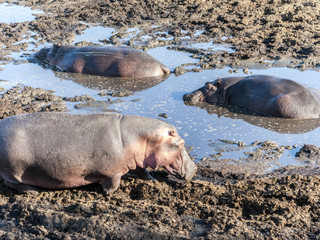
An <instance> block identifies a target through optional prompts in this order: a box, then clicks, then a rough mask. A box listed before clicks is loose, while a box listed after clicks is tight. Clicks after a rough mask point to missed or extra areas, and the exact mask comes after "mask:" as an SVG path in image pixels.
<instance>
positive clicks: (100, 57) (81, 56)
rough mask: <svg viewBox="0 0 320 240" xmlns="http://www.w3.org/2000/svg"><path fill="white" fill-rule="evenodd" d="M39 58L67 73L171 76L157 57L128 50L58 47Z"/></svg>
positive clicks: (47, 49) (118, 48) (46, 50)
mask: <svg viewBox="0 0 320 240" xmlns="http://www.w3.org/2000/svg"><path fill="white" fill-rule="evenodd" d="M36 56H37V57H38V58H39V59H40V60H42V61H43V62H45V63H49V64H51V65H54V66H56V67H58V68H59V69H61V70H62V71H65V72H74V73H84V74H92V75H100V76H106V77H124V78H145V77H156V76H162V75H164V74H169V73H170V70H169V69H168V68H167V67H166V66H164V65H163V64H162V63H160V62H159V61H158V60H157V59H155V58H154V57H152V56H150V55H149V54H147V53H145V52H143V51H139V50H136V49H133V48H129V47H103V46H89V47H75V46H71V45H65V46H62V45H60V44H59V45H54V46H53V47H52V48H43V49H41V50H40V52H38V53H37V54H36Z"/></svg>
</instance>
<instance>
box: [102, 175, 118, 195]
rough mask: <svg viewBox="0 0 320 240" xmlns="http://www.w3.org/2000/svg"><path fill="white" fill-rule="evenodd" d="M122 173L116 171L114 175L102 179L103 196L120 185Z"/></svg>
mask: <svg viewBox="0 0 320 240" xmlns="http://www.w3.org/2000/svg"><path fill="white" fill-rule="evenodd" d="M121 177H122V174H121V173H118V174H116V175H114V176H113V177H112V178H106V179H104V180H103V181H102V183H101V185H102V192H103V195H104V196H105V197H107V196H109V195H110V194H111V193H113V192H114V191H115V190H117V189H118V187H119V186H120V180H121Z"/></svg>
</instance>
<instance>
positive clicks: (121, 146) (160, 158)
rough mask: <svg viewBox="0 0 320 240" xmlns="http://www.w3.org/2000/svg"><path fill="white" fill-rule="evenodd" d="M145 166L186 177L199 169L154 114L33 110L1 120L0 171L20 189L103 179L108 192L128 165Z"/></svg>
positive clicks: (130, 167) (132, 167)
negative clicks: (81, 113)
mask: <svg viewBox="0 0 320 240" xmlns="http://www.w3.org/2000/svg"><path fill="white" fill-rule="evenodd" d="M146 167H151V168H153V169H157V168H159V167H164V168H165V169H166V170H167V171H168V172H169V173H171V174H174V175H176V176H178V177H181V178H184V179H187V180H189V179H191V178H192V177H193V176H194V174H195V172H196V168H197V167H196V165H195V163H194V162H193V161H192V160H191V159H190V157H189V155H188V153H187V152H186V150H185V147H184V141H183V140H182V139H181V138H180V136H179V135H178V133H177V130H176V129H175V128H174V127H173V126H172V125H170V124H167V123H164V122H162V121H159V120H155V119H150V118H144V117H138V116H130V115H120V114H90V115H85V114H83V115H76V114H69V113H34V114H26V115H17V116H13V117H9V118H6V119H4V120H1V121H0V176H1V179H2V180H3V181H4V183H5V184H6V185H7V186H9V187H11V188H13V189H15V190H17V191H19V192H25V191H28V190H34V189H33V187H31V186H37V187H44V188H51V189H59V188H72V187H77V186H82V185H86V184H90V183H94V182H101V184H102V189H103V193H104V194H106V195H107V194H109V193H111V192H113V191H115V190H116V189H117V188H118V187H119V184H120V179H121V176H123V175H124V174H126V173H127V172H128V171H129V170H135V169H138V170H140V172H141V169H142V168H146ZM138 172H139V171H138Z"/></svg>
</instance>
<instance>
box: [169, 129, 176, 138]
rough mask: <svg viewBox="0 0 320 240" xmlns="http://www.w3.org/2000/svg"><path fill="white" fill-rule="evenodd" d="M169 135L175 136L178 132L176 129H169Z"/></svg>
mask: <svg viewBox="0 0 320 240" xmlns="http://www.w3.org/2000/svg"><path fill="white" fill-rule="evenodd" d="M168 135H169V136H171V137H175V136H176V132H175V131H174V130H169V131H168Z"/></svg>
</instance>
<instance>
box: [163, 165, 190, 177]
mask: <svg viewBox="0 0 320 240" xmlns="http://www.w3.org/2000/svg"><path fill="white" fill-rule="evenodd" d="M163 168H164V169H165V170H166V171H167V172H168V173H170V174H171V175H173V176H175V177H177V178H179V179H184V178H185V176H183V175H182V174H181V173H180V172H179V171H178V170H176V169H173V168H172V167H171V166H164V167H163Z"/></svg>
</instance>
